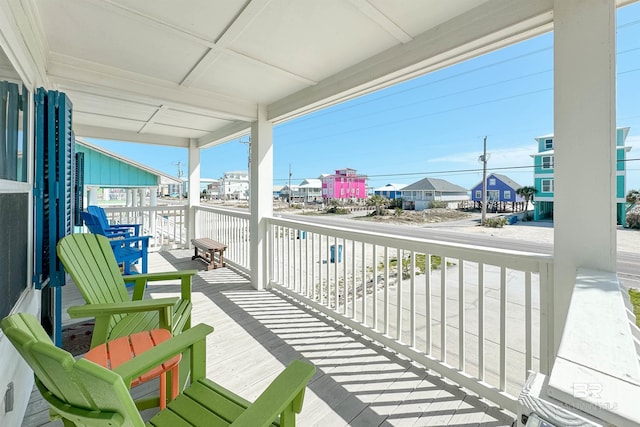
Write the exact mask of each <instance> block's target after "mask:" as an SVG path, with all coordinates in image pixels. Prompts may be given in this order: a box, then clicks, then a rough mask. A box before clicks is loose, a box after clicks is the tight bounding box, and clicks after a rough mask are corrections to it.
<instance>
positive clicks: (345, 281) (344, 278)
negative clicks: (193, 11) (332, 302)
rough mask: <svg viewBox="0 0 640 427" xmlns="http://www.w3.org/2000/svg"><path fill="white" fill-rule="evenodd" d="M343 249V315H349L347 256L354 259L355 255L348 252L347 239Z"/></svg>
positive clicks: (344, 241) (343, 243)
mask: <svg viewBox="0 0 640 427" xmlns="http://www.w3.org/2000/svg"><path fill="white" fill-rule="evenodd" d="M342 247H343V248H344V254H343V256H344V258H342V314H344V315H345V316H346V315H347V301H348V298H347V289H348V287H347V259H348V258H347V254H349V256H350V257H351V258H353V253H351V252H350V251H349V250H347V239H342Z"/></svg>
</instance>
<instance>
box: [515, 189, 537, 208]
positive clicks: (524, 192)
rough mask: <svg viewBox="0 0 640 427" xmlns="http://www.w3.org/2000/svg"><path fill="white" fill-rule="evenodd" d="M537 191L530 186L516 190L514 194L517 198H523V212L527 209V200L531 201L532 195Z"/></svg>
mask: <svg viewBox="0 0 640 427" xmlns="http://www.w3.org/2000/svg"><path fill="white" fill-rule="evenodd" d="M537 192H538V190H537V189H536V187H533V186H531V185H526V186H524V187H520V188H518V189H517V190H516V194H517V195H518V196H521V197H524V210H525V212H526V211H527V209H529V200H532V199H533V196H534V194H536V193H537Z"/></svg>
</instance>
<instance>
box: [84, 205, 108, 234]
mask: <svg viewBox="0 0 640 427" xmlns="http://www.w3.org/2000/svg"><path fill="white" fill-rule="evenodd" d="M87 212H89V213H90V214H91V215H94V216H95V217H96V219H97V220H98V222H99V223H100V225H101V226H102V228H104V229H105V230H106V229H107V228H109V227H110V225H109V219H108V218H107V213H106V212H105V211H104V209H103V208H101V207H100V206H96V205H89V206H87Z"/></svg>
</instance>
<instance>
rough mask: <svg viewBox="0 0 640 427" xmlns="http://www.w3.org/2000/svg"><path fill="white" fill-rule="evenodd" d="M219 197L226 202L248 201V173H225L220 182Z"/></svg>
mask: <svg viewBox="0 0 640 427" xmlns="http://www.w3.org/2000/svg"><path fill="white" fill-rule="evenodd" d="M220 197H221V198H223V199H226V200H249V172H247V171H231V172H225V173H224V176H223V177H222V179H221V180H220Z"/></svg>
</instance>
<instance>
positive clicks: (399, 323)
mask: <svg viewBox="0 0 640 427" xmlns="http://www.w3.org/2000/svg"><path fill="white" fill-rule="evenodd" d="M396 258H397V259H398V264H397V266H398V267H397V276H398V279H397V281H396V339H397V340H398V341H400V339H401V338H402V273H403V271H402V270H403V269H402V261H403V259H402V250H401V249H400V248H396ZM411 298H413V296H412V297H411Z"/></svg>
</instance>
